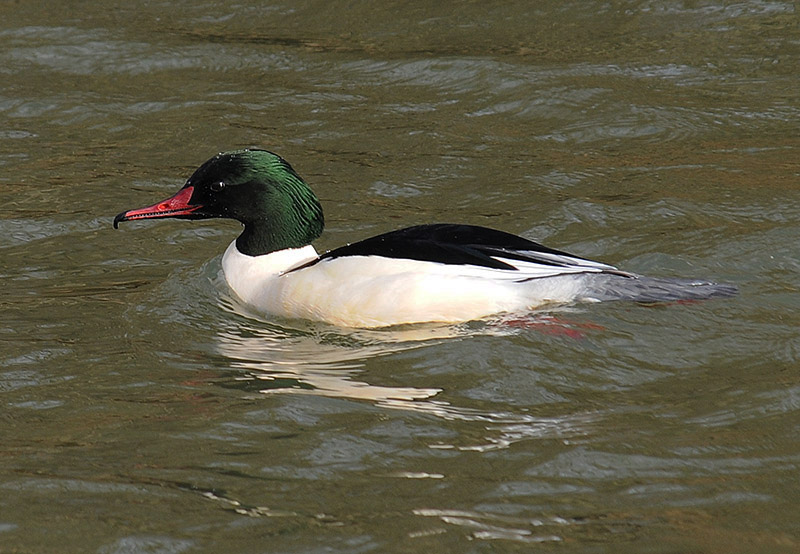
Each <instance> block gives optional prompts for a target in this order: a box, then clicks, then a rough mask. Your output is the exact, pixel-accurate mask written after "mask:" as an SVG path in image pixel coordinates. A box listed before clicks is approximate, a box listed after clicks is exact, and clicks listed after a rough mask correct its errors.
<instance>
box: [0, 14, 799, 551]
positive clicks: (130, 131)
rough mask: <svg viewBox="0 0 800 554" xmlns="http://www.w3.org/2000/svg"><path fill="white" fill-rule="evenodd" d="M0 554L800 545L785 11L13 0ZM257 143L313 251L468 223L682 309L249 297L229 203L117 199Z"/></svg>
mask: <svg viewBox="0 0 800 554" xmlns="http://www.w3.org/2000/svg"><path fill="white" fill-rule="evenodd" d="M0 14H2V16H3V23H2V25H0V75H2V80H1V81H0V118H2V122H3V125H2V128H0V169H2V171H0V194H1V195H2V202H0V251H1V252H0V275H2V279H3V289H4V290H3V295H2V297H0V303H1V305H0V313H2V316H1V317H0V394H2V401H3V412H2V414H3V416H2V423H1V424H0V430H2V431H1V433H2V437H3V440H2V447H0V551H2V552H5V551H9V552H37V553H39V552H99V553H117V552H119V553H121V552H148V553H152V552H164V553H167V552H170V553H171V552H194V551H207V552H243V553H244V552H322V551H325V552H342V553H353V552H421V551H436V552H451V551H452V552H517V551H518V552H530V551H531V550H532V549H533V548H537V549H541V550H545V551H550V550H553V551H556V550H557V551H559V552H606V551H609V552H620V551H635V552H687V551H692V552H725V553H729V552H795V551H797V550H798V549H800V545H799V544H798V543H799V542H800V536H798V532H797V529H798V527H797V516H796V514H797V513H798V501H797V498H798V497H799V495H798V493H800V490H798V489H800V487H799V486H798V477H797V475H798V465H800V450H799V449H798V442H797V432H798V423H800V420H799V419H798V410H800V378H798V371H797V367H798V357H799V356H800V334H798V323H800V318H799V317H798V315H797V314H798V308H800V298H799V297H798V270H800V251H799V250H798V246H797V237H798V236H800V224H799V223H798V222H799V221H800V192H798V190H799V189H798V177H799V176H800V165H798V162H797V160H798V159H800V156H799V155H798V154H799V153H798V150H799V148H800V143H799V141H798V137H800V134H798V127H797V122H798V120H800V97H799V95H798V90H800V89H799V88H798V87H797V68H798V61H800V56H798V53H799V52H798V50H800V48H799V46H800V44H799V43H798V38H797V37H798V34H797V14H796V12H795V6H794V5H793V4H792V3H790V2H740V3H737V4H722V3H713V2H712V3H682V2H655V3H654V2H628V3H624V4H608V3H600V2H567V3H565V2H537V3H533V4H530V3H526V2H517V3H495V4H492V3H489V4H487V3H485V2H483V3H464V4H460V5H459V6H458V7H457V8H454V7H453V6H450V5H441V6H431V5H429V3H422V2H412V3H407V2H404V3H388V4H386V3H384V4H382V5H381V6H376V5H374V4H372V3H337V2H313V1H308V2H295V3H290V4H263V3H257V2H250V3H248V2H244V3H237V4H232V3H222V4H220V3H212V2H195V3H186V2H170V3H164V2H161V3H148V4H145V5H141V6H139V5H130V4H128V3H104V4H103V5H102V6H101V5H93V4H81V5H80V6H78V5H75V4H74V3H68V2H48V3H43V2H25V3H20V4H6V5H4V6H1V7H0ZM246 146H260V147H266V148H269V149H272V150H274V151H277V152H279V153H280V154H281V155H283V156H284V157H285V158H287V159H288V160H289V161H290V162H291V163H292V164H293V165H294V167H295V168H296V169H297V170H298V172H299V173H300V174H301V175H303V176H304V177H305V178H306V179H307V180H308V181H309V183H310V184H311V185H312V187H313V188H314V189H315V191H316V192H317V193H318V195H319V196H320V198H321V200H322V202H323V204H324V207H325V210H326V221H327V230H326V233H325V235H324V236H323V237H322V238H321V239H320V241H319V244H318V245H317V246H318V247H319V248H320V249H327V248H332V247H334V246H337V245H340V244H343V243H346V242H350V241H354V240H358V239H359V238H363V237H366V236H369V235H372V234H376V233H379V232H382V231H388V230H391V229H395V228H398V227H401V226H404V225H411V224H416V223H425V222H435V221H454V222H465V223H472V224H480V225H490V226H492V227H496V228H500V229H504V230H507V231H511V232H515V233H520V234H523V235H524V236H526V237H529V238H532V239H536V240H539V241H541V242H544V243H545V244H547V245H549V246H551V247H554V248H559V249H564V250H567V251H570V252H573V253H575V254H577V255H582V256H586V257H590V258H594V259H599V260H602V261H605V262H608V263H612V264H615V265H618V266H619V267H621V268H623V269H625V270H629V271H634V272H640V273H647V274H653V275H663V276H684V277H702V278H711V279H716V280H719V281H726V282H732V283H735V284H737V285H738V286H739V287H740V291H741V292H740V295H739V296H738V297H736V298H734V299H728V300H719V301H713V302H707V303H702V304H685V305H670V306H651V307H645V306H637V305H631V304H604V305H590V306H574V307H569V308H566V309H560V310H555V311H551V312H546V313H540V314H532V315H531V317H530V318H523V319H515V320H508V319H507V320H503V321H488V322H472V323H468V324H464V325H458V326H452V327H441V326H421V327H415V328H408V329H399V330H392V331H380V330H378V331H360V330H347V329H338V328H335V327H330V326H325V325H320V324H311V323H306V322H297V321H280V320H264V319H258V318H253V317H250V316H248V315H246V313H244V312H243V311H242V310H241V307H239V306H238V305H237V302H236V300H235V299H234V298H231V296H230V293H229V292H228V291H227V290H226V288H225V285H224V283H223V282H222V281H221V280H220V273H219V272H220V262H219V256H220V254H221V252H222V251H223V250H224V248H225V247H226V246H227V244H228V243H229V241H230V240H232V239H233V238H234V237H235V236H236V233H237V232H238V224H236V223H235V222H226V221H206V222H191V223H190V222H182V221H162V222H149V223H131V224H129V225H128V226H127V227H124V228H123V229H122V230H120V231H116V232H115V231H113V230H112V229H111V219H112V218H113V216H114V215H115V214H116V213H118V212H120V211H122V210H125V209H129V208H134V207H138V206H142V205H146V204H150V203H152V202H154V201H156V200H159V199H161V198H163V197H165V196H167V195H170V194H172V193H173V192H174V191H175V190H176V189H177V188H178V187H179V186H180V185H181V184H182V182H183V180H184V179H185V178H186V177H187V176H188V175H189V174H190V172H191V171H192V170H193V169H194V168H195V167H196V166H198V165H199V164H200V163H202V162H203V161H205V159H207V158H208V157H210V156H211V155H213V154H215V153H216V152H218V151H221V150H228V149H233V148H239V147H246Z"/></svg>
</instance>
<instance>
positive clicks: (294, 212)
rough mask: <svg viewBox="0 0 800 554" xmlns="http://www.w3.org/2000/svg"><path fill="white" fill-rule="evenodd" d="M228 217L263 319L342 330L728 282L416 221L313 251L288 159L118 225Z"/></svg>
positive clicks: (697, 292) (233, 162) (207, 174)
mask: <svg viewBox="0 0 800 554" xmlns="http://www.w3.org/2000/svg"><path fill="white" fill-rule="evenodd" d="M167 217H172V218H179V219H207V218H219V217H222V218H230V219H236V220H238V221H239V222H241V223H242V224H243V225H244V229H243V231H242V233H241V234H240V235H239V237H238V238H236V240H234V241H233V242H232V243H231V244H230V246H228V249H227V250H226V251H225V254H224V255H223V257H222V269H223V273H224V275H225V280H226V281H227V283H228V285H229V286H230V288H231V289H232V290H233V292H234V293H236V295H237V296H238V297H239V298H240V299H241V300H242V301H243V302H244V303H245V304H246V305H247V306H249V307H250V308H252V309H254V310H256V311H258V312H260V313H265V314H272V315H277V316H283V317H289V318H303V319H311V320H317V321H325V322H328V323H332V324H335V325H340V326H346V327H383V326H390V325H399V324H405V323H423V322H443V323H455V322H463V321H470V320H476V319H481V318H486V317H489V316H494V315H498V314H504V313H511V314H514V313H520V312H528V311H531V310H535V309H537V308H542V307H546V306H552V305H558V304H567V303H572V302H579V301H589V302H599V301H604V300H633V301H639V302H668V301H677V300H703V299H708V298H715V297H725V296H731V295H733V294H735V292H736V289H735V287H733V286H731V285H725V284H715V283H709V282H705V281H694V280H676V279H657V278H650V277H642V276H639V275H635V274H633V273H628V272H625V271H620V270H619V269H617V268H616V267H613V266H611V265H608V264H604V263H600V262H595V261H592V260H587V259H584V258H581V257H578V256H573V255H571V254H568V253H566V252H561V251H559V250H554V249H552V248H548V247H546V246H542V245H541V244H538V243H536V242H533V241H531V240H528V239H525V238H522V237H519V236H516V235H513V234H510V233H506V232H503V231H497V230H494V229H489V228H486V227H478V226H474V225H458V224H429V225H418V226H414V227H408V228H405V229H400V230H398V231H392V232H389V233H385V234H382V235H378V236H375V237H372V238H368V239H366V240H362V241H360V242H356V243H353V244H348V245H346V246H342V247H340V248H336V249H335V250H331V251H329V252H325V253H323V254H318V253H317V251H316V250H315V249H314V247H313V246H312V245H311V243H312V242H313V241H314V240H315V239H317V238H318V237H319V236H320V235H321V234H322V229H323V222H324V220H323V215H322V207H321V206H320V203H319V200H318V199H317V197H316V195H315V194H314V192H313V191H312V190H311V189H310V188H309V186H308V185H307V184H306V183H305V181H304V180H303V179H302V178H301V177H300V176H299V175H298V174H297V173H296V172H295V170H294V169H292V167H291V166H290V165H289V163H288V162H286V161H285V160H284V159H283V158H281V157H280V156H278V155H277V154H274V153H272V152H269V151H267V150H259V149H245V150H235V151H232V152H224V153H221V154H218V155H217V156H214V157H213V158H211V159H210V160H208V161H207V162H205V163H204V164H203V165H202V166H200V167H199V168H198V169H197V170H196V171H195V172H194V173H193V174H192V176H191V177H189V180H188V181H186V184H185V185H184V186H183V188H181V189H180V190H179V191H178V192H177V193H176V194H175V195H174V196H172V197H170V198H167V199H166V200H163V201H161V202H158V203H157V204H153V205H152V206H148V207H145V208H140V209H135V210H129V211H126V212H122V213H120V214H119V215H117V216H116V217H115V218H114V228H117V227H118V225H119V223H120V222H122V221H137V220H140V219H156V218H167Z"/></svg>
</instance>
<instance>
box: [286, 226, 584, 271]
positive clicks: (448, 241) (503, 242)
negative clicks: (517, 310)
mask: <svg viewBox="0 0 800 554" xmlns="http://www.w3.org/2000/svg"><path fill="white" fill-rule="evenodd" d="M537 253H541V254H550V255H556V256H566V257H568V258H572V259H573V260H576V261H577V260H582V259H583V258H579V257H577V256H573V255H571V254H567V253H566V252H561V251H559V250H554V249H552V248H547V247H546V246H542V245H541V244H539V243H536V242H533V241H531V240H528V239H525V238H522V237H520V236H517V235H512V234H511V233H506V232H504V231H497V230H495V229H489V228H487V227H479V226H477V225H458V224H452V223H436V224H429V225H417V226H414V227H407V228H405V229H400V230H398V231H391V232H389V233H384V234H383V235H378V236H376V237H372V238H368V239H365V240H362V241H360V242H356V243H353V244H348V245H347V246H342V247H340V248H336V249H335V250H331V251H329V252H326V253H324V254H322V255H321V256H320V257H319V258H318V259H317V260H315V262H312V263H316V262H317V261H322V260H326V259H333V258H340V257H343V256H383V257H386V258H403V259H408V260H420V261H425V262H437V263H442V264H458V265H477V266H483V267H490V268H494V269H510V270H516V268H515V267H514V266H513V265H510V264H508V263H505V262H503V261H501V260H498V259H496V258H495V257H493V256H500V257H503V258H505V259H516V260H523V261H528V262H536V263H540V264H543V265H550V266H566V265H570V264H569V263H567V262H562V261H559V260H554V259H552V258H550V257H545V256H537V255H536V254H537ZM587 261H588V260H587ZM308 265H311V264H308ZM298 269H299V268H298Z"/></svg>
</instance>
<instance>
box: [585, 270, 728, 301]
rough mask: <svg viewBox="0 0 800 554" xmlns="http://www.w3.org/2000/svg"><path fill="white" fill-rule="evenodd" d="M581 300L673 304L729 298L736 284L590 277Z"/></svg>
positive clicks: (654, 278) (656, 278) (636, 276)
mask: <svg viewBox="0 0 800 554" xmlns="http://www.w3.org/2000/svg"><path fill="white" fill-rule="evenodd" d="M591 277H593V279H591V281H590V284H589V287H588V290H587V291H586V293H584V294H583V295H582V296H583V298H584V299H585V300H599V301H608V300H629V301H633V302H676V301H678V300H709V299H712V298H729V297H731V296H735V295H736V294H737V292H738V289H737V287H736V285H730V284H726V283H712V282H709V281H699V280H696V279H668V278H664V279H662V278H658V277H642V276H639V275H628V276H625V275H618V274H617V275H615V274H598V275H592V276H591Z"/></svg>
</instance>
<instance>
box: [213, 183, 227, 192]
mask: <svg viewBox="0 0 800 554" xmlns="http://www.w3.org/2000/svg"><path fill="white" fill-rule="evenodd" d="M209 188H210V189H211V190H212V191H213V192H219V191H221V190H222V189H224V188H225V183H223V182H222V181H217V182H216V183H211V186H210V187H209Z"/></svg>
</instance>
